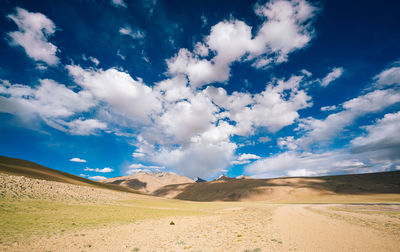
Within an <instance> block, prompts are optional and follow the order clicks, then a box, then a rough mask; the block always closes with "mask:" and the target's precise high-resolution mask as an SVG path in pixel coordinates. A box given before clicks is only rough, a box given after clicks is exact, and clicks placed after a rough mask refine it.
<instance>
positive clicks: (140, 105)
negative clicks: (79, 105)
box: [67, 65, 161, 123]
mask: <svg viewBox="0 0 400 252" xmlns="http://www.w3.org/2000/svg"><path fill="white" fill-rule="evenodd" d="M67 69H68V71H69V73H70V75H71V76H72V77H73V78H74V80H75V82H76V83H77V84H78V85H80V86H81V87H82V88H83V89H84V90H86V91H87V92H89V93H90V94H92V95H93V96H94V97H95V98H96V99H98V100H100V101H103V102H105V103H107V104H108V105H109V106H111V108H112V109H113V112H114V113H117V114H120V115H122V116H124V117H127V118H129V119H131V120H133V121H135V122H137V123H147V122H148V121H149V120H150V119H149V117H150V115H151V114H152V113H156V112H159V111H160V109H161V103H160V101H159V98H158V94H157V92H153V89H152V88H151V87H148V86H147V85H146V84H144V83H143V82H142V79H140V78H139V79H138V80H134V79H133V78H132V77H131V76H130V75H129V74H128V73H125V72H121V71H119V70H117V69H115V68H110V69H108V70H106V71H104V70H102V69H97V70H95V69H83V68H81V67H80V66H74V65H69V66H67Z"/></svg>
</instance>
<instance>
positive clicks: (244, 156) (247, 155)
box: [238, 153, 261, 161]
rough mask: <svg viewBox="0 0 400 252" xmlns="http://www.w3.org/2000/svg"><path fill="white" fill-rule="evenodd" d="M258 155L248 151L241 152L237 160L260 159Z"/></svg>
mask: <svg viewBox="0 0 400 252" xmlns="http://www.w3.org/2000/svg"><path fill="white" fill-rule="evenodd" d="M260 158H261V157H260V156H257V155H255V154H250V153H243V154H241V155H240V156H239V157H238V160H239V161H242V160H251V159H260Z"/></svg>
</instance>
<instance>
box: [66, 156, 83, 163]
mask: <svg viewBox="0 0 400 252" xmlns="http://www.w3.org/2000/svg"><path fill="white" fill-rule="evenodd" d="M69 161H71V162H78V163H86V160H85V159H80V158H77V157H74V158H71V159H70V160H69Z"/></svg>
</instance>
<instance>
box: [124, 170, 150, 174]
mask: <svg viewBox="0 0 400 252" xmlns="http://www.w3.org/2000/svg"><path fill="white" fill-rule="evenodd" d="M138 172H151V170H148V169H129V170H128V171H127V172H126V174H128V175H130V174H134V173H138Z"/></svg>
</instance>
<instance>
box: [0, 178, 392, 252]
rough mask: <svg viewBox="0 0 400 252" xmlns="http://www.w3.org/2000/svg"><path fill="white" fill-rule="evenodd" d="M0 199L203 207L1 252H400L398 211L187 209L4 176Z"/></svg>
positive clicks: (261, 206)
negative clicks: (194, 211)
mask: <svg viewBox="0 0 400 252" xmlns="http://www.w3.org/2000/svg"><path fill="white" fill-rule="evenodd" d="M146 197H147V198H151V201H148V202H149V203H145V202H147V201H146V200H147V199H146ZM0 198H3V200H8V202H12V201H22V200H24V199H25V198H29V199H30V200H36V199H37V200H52V201H54V202H58V201H62V202H64V201H66V202H71V204H83V203H85V202H90V203H91V204H93V205H94V206H97V204H99V203H100V202H101V203H102V204H103V203H104V202H113V203H111V204H117V202H118V201H119V202H126V201H121V200H126V199H130V200H132V198H135V199H140V201H138V202H143V203H140V204H144V205H143V206H140V207H142V208H145V209H150V208H151V209H153V210H154V209H155V208H157V207H159V209H160V211H162V210H165V209H166V208H170V209H174V208H178V207H188V208H190V207H192V208H193V207H198V212H199V214H196V215H191V216H188V215H182V214H181V215H180V216H177V215H175V214H174V213H172V214H171V215H168V216H170V217H152V218H150V219H138V220H136V221H133V222H129V223H114V224H107V225H103V226H99V227H91V228H83V227H82V228H77V229H71V230H65V232H54V233H44V234H43V235H35V236H31V237H29V238H26V239H21V240H18V241H17V242H14V243H12V244H5V243H0V251H253V252H256V251H399V248H400V205H396V204H358V205H352V204H344V205H343V204H269V203H266V202H236V203H227V202H209V203H190V202H187V203H185V202H183V201H171V200H165V199H158V198H155V197H148V196H142V195H134V196H132V194H126V193H121V192H113V191H109V190H102V189H93V188H89V187H81V186H75V185H69V184H63V183H58V182H48V181H43V180H35V179H27V178H24V177H14V176H8V175H2V176H0ZM145 199H146V200H145ZM116 200H118V201H116ZM160 202H161V203H162V204H161V203H160ZM166 202H167V203H168V202H170V203H168V204H166ZM180 202H181V203H180ZM150 203H151V204H150ZM118 204H125V203H118ZM145 204H148V205H147V206H146V205H145ZM99 206H100V205H99ZM146 207H147V208H146ZM145 211H147V210H145ZM0 214H1V213H0ZM171 221H172V222H173V223H174V225H171ZM36 225H37V224H36ZM1 226H2V224H1V223H0V228H1Z"/></svg>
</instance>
